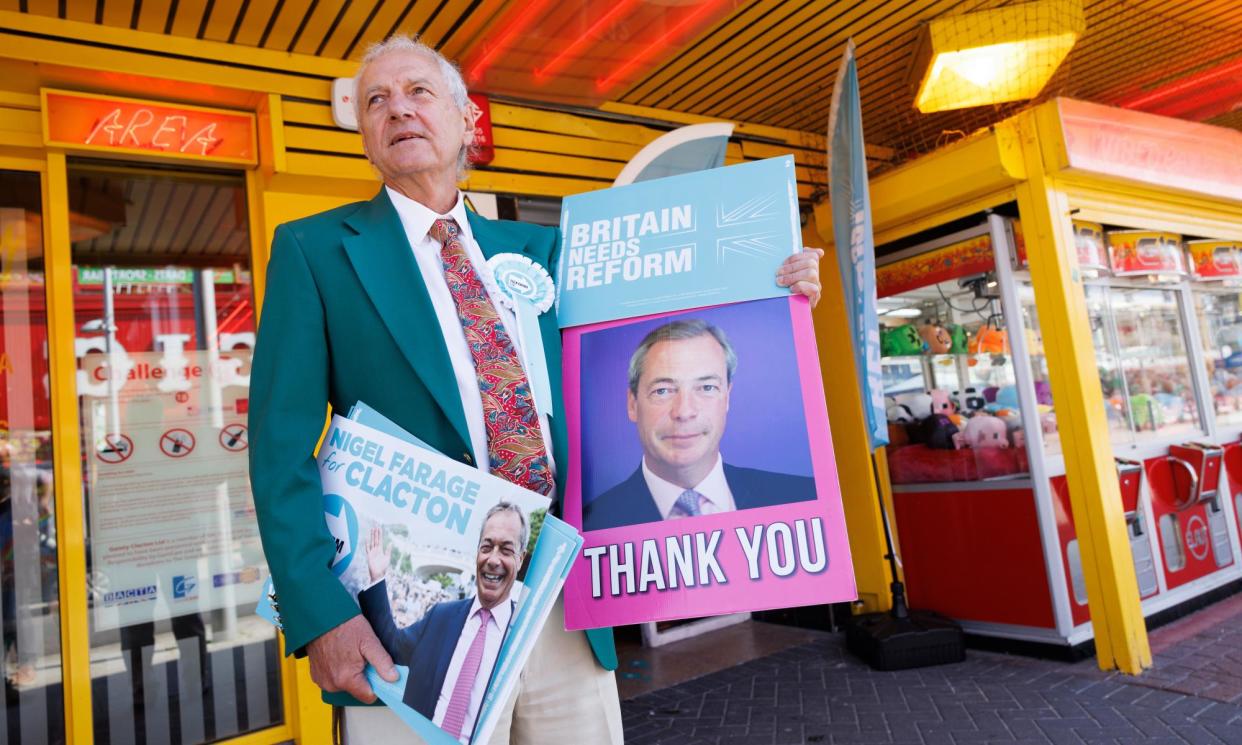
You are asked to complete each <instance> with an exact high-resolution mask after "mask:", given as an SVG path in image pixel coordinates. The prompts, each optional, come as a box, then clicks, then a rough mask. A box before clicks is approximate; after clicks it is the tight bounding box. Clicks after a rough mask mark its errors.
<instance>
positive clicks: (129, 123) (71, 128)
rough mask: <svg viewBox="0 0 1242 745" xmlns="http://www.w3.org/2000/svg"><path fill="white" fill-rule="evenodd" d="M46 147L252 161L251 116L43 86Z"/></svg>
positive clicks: (228, 161)
mask: <svg viewBox="0 0 1242 745" xmlns="http://www.w3.org/2000/svg"><path fill="white" fill-rule="evenodd" d="M42 94H43V133H44V142H46V143H47V144H48V145H53V146H58V147H64V148H67V149H74V150H93V151H103V152H110V153H116V154H125V155H137V156H156V157H161V158H179V159H191V160H200V161H210V162H215V163H236V164H243V165H254V164H255V163H256V162H257V156H256V151H257V148H256V136H255V119H254V115H253V114H250V113H246V112H239V111H228V110H225V109H208V108H203V107H199V106H184V105H180V104H164V103H157V102H152V101H142V100H137V99H130V98H117V97H115V96H100V95H94V94H86V93H75V92H70V91H57V90H51V89H46V88H45V89H43V91H42Z"/></svg>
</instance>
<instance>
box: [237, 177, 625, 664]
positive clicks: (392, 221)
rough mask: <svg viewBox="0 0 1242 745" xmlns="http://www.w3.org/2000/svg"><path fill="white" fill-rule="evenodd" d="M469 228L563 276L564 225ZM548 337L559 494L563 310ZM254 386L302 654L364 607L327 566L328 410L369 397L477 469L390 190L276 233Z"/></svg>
mask: <svg viewBox="0 0 1242 745" xmlns="http://www.w3.org/2000/svg"><path fill="white" fill-rule="evenodd" d="M469 221H470V229H471V232H472V233H473V234H474V238H475V240H476V241H477V242H478V244H479V247H480V248H481V249H482V251H483V254H484V255H485V256H487V257H491V256H493V255H495V254H497V253H504V252H514V253H518V252H520V253H523V254H525V255H526V256H528V257H530V258H531V259H532V260H534V261H535V262H537V263H539V264H541V265H542V266H544V267H545V268H546V269H548V271H549V272H552V273H555V267H556V261H557V256H558V253H559V251H560V233H559V231H557V230H556V229H554V228H546V227H541V226H537V225H527V224H524V223H517V222H508V221H495V220H488V219H485V218H482V217H479V216H477V215H475V214H473V213H470V214H469ZM540 329H541V331H542V333H543V346H544V349H545V351H546V354H547V363H548V374H549V377H550V378H551V383H552V389H553V391H554V393H555V396H556V399H555V402H554V413H555V416H553V417H551V420H550V423H551V429H552V432H551V440H552V449H553V457H555V459H556V462H557V463H558V464H559V465H560V473H559V474H558V478H557V492H558V493H564V485H565V468H566V466H567V464H568V463H569V450H568V447H567V444H566V435H565V420H564V414H563V412H564V411H565V409H564V403H563V401H562V400H561V399H560V390H561V335H560V329H559V328H558V326H557V322H556V315H555V311H552V312H548V313H544V314H543V315H542V316H541V317H540ZM250 385H251V393H250V443H251V444H250V481H251V484H252V487H253V491H254V502H255V508H256V510H257V513H258V520H259V531H260V533H261V535H262V538H263V549H264V553H265V554H266V555H267V561H268V566H269V567H270V568H271V572H272V578H273V582H274V583H275V585H276V588H277V591H278V592H279V594H280V614H281V619H282V621H283V623H284V630H285V641H286V649H287V650H288V651H291V652H297V653H299V654H301V653H302V650H303V649H304V648H305V646H306V645H307V644H308V643H309V642H310V641H311V640H312V639H314V638H315V637H317V636H319V635H320V634H323V633H324V632H326V631H328V630H329V629H332V628H334V627H335V626H337V625H339V624H341V623H343V622H344V621H346V620H348V619H349V618H350V617H352V616H354V615H356V614H357V613H358V604H357V603H356V602H355V601H354V599H353V598H352V597H351V596H350V595H349V593H348V592H346V590H345V588H344V587H342V586H341V584H340V582H339V581H338V580H337V578H336V577H335V576H334V575H333V574H332V572H331V571H330V570H329V569H328V564H329V562H330V560H331V558H332V556H333V553H334V547H335V544H334V542H333V540H332V538H331V536H330V534H329V533H328V530H327V527H326V526H325V524H324V519H323V494H322V491H321V487H320V482H319V471H318V469H317V467H316V464H315V460H314V458H313V457H312V453H313V452H314V450H315V446H316V444H317V443H318V440H319V437H320V435H321V434H322V432H323V425H324V413H325V410H326V407H325V404H330V405H331V406H332V409H333V410H334V411H338V412H344V411H348V410H349V407H350V406H352V405H353V404H354V403H356V402H357V401H360V400H361V401H365V402H366V403H367V404H369V405H371V406H373V407H374V408H375V409H376V410H378V411H379V412H381V413H383V414H384V415H385V416H387V417H388V418H390V419H392V420H393V421H394V422H396V423H397V424H399V425H401V426H402V427H403V428H405V429H406V430H407V431H409V432H411V433H412V434H414V435H416V436H417V437H419V438H421V439H423V440H424V441H425V442H427V443H428V444H429V445H431V446H432V447H434V448H436V449H437V450H439V451H440V452H442V453H444V454H446V455H448V456H449V457H451V458H455V459H457V460H459V461H461V462H462V463H466V464H469V465H474V463H473V456H472V452H471V447H470V434H469V431H468V430H467V428H466V419H465V414H464V413H463V410H462V406H461V401H460V399H459V394H458V392H457V384H456V378H455V377H454V375H453V369H452V365H451V363H450V362H449V356H448V351H447V349H446V348H445V346H444V341H443V337H442V335H441V333H440V325H439V322H438V321H437V319H436V316H435V312H434V310H433V309H432V305H431V299H430V297H429V296H428V294H427V291H426V289H425V287H424V286H423V281H422V275H421V274H420V273H419V270H418V265H417V263H416V262H415V260H414V254H413V251H412V250H411V248H410V243H409V241H408V240H407V238H406V235H405V230H404V228H403V227H402V225H401V220H400V218H399V217H398V216H397V211H396V209H395V208H394V207H393V206H392V202H391V201H390V200H389V198H388V194H387V192H386V191H385V190H383V189H381V190H380V192H379V194H377V195H376V196H375V197H374V198H373V199H371V200H370V201H369V202H358V203H355V204H350V205H346V206H344V207H338V208H337V209H333V210H328V211H327V212H321V213H320V214H317V215H313V216H311V217H307V218H304V219H301V220H296V221H294V222H291V223H287V224H284V225H281V226H279V227H278V228H277V229H276V234H275V237H274V238H273V240H272V255H271V261H270V263H269V264H268V269H267V288H266V294H265V298H264V301H263V314H262V319H261V323H260V324H259V332H258V341H257V343H256V347H255V354H254V362H253V365H252V369H251V380H250ZM553 508H554V509H556V505H554V506H553ZM587 638H588V639H589V640H590V643H591V648H592V649H593V650H594V652H595V656H596V658H597V659H598V660H599V663H600V664H601V665H602V666H603V667H604V668H605V669H609V670H612V669H615V668H616V666H617V655H616V649H615V648H614V646H613V640H612V630H611V629H600V630H598V631H591V632H588V633H587Z"/></svg>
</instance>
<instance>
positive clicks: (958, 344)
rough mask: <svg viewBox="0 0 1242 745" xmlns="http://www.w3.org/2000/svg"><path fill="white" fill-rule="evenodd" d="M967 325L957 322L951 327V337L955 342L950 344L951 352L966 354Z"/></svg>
mask: <svg viewBox="0 0 1242 745" xmlns="http://www.w3.org/2000/svg"><path fill="white" fill-rule="evenodd" d="M966 336H967V335H966V327H965V326H963V325H962V324H960V323H955V324H953V325H952V326H950V327H949V338H950V339H952V340H953V343H952V344H951V345H950V346H949V354H966Z"/></svg>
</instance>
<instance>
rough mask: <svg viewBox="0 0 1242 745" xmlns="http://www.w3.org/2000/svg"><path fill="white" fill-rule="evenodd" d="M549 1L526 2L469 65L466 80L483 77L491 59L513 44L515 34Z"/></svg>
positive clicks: (522, 29) (524, 27) (525, 26)
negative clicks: (494, 39)
mask: <svg viewBox="0 0 1242 745" xmlns="http://www.w3.org/2000/svg"><path fill="white" fill-rule="evenodd" d="M551 3H552V0H531V2H529V3H527V5H526V7H525V8H523V9H522V12H520V13H518V14H517V16H516V17H514V19H513V23H511V24H509V25H508V27H507V28H505V30H504V31H503V32H502V33H501V34H500V36H499V37H498V38H497V39H496V41H495V42H493V43H492V44H489V45H488V46H487V47H485V48H484V50H483V54H482V56H480V57H479V59H477V60H476V61H475V62H474V64H473V65H471V66H470V69H469V70H468V71H467V72H466V78H467V80H468V82H470V83H471V84H473V83H477V82H479V80H480V79H481V78H482V77H483V72H484V71H485V70H487V66H488V65H490V64H491V62H492V59H493V58H494V57H495V56H496V55H498V54H500V52H502V51H503V50H506V49H508V48H509V47H510V46H511V45H512V44H513V41H514V39H515V38H517V35H518V34H520V33H522V32H523V31H525V30H526V29H527V28H528V27H530V25H531V23H533V22H534V20H535V18H536V17H537V16H538V15H539V13H540V12H541V11H543V9H544V8H546V7H547V6H548V5H550V4H551Z"/></svg>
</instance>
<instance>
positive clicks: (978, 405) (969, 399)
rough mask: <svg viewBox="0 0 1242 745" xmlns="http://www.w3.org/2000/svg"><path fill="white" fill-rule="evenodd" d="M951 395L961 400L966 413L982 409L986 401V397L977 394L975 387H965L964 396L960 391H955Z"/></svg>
mask: <svg viewBox="0 0 1242 745" xmlns="http://www.w3.org/2000/svg"><path fill="white" fill-rule="evenodd" d="M953 395H954V396H955V397H956V398H957V399H958V400H959V401H961V402H962V407H963V408H964V409H965V410H966V413H967V414H974V413H975V412H977V411H982V410H983V407H984V406H986V405H987V403H988V402H987V399H985V398H984V397H983V396H981V395H979V392H978V390H977V389H975V388H967V389H966V395H964V396H963V395H962V392H961V391H956V392H954V394H953Z"/></svg>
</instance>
